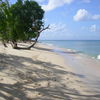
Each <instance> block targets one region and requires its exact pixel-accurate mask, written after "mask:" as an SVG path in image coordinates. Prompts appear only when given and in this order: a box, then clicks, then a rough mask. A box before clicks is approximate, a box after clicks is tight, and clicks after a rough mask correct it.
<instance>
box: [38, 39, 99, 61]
mask: <svg viewBox="0 0 100 100" xmlns="http://www.w3.org/2000/svg"><path fill="white" fill-rule="evenodd" d="M40 43H42V44H46V45H48V46H51V47H56V48H62V49H65V50H71V51H72V52H77V53H79V54H82V55H85V56H88V57H91V58H93V59H97V60H100V57H99V56H100V55H99V54H98V55H95V56H93V55H90V54H87V53H84V52H83V51H79V50H75V49H71V48H64V47H60V46H57V45H54V44H52V43H45V42H41V41H40Z"/></svg>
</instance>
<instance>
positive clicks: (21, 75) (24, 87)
mask: <svg viewBox="0 0 100 100" xmlns="http://www.w3.org/2000/svg"><path fill="white" fill-rule="evenodd" d="M43 50H44V49H43ZM26 62H27V63H28V64H30V65H31V67H29V66H28V65H25V64H24V63H26ZM38 65H41V66H42V67H41V68H42V69H41V68H37V67H35V66H38ZM58 67H59V68H62V66H59V65H55V64H52V63H50V62H43V61H40V60H34V59H31V58H27V57H21V56H14V55H6V54H0V72H4V71H5V70H7V69H9V70H11V73H6V74H7V76H10V77H11V78H13V79H15V80H16V79H17V78H18V79H19V80H21V81H19V82H16V83H15V84H8V83H2V80H0V100H72V99H77V100H80V99H81V100H87V99H91V98H92V99H93V100H95V99H96V100H97V98H100V95H82V94H80V92H79V91H77V90H75V89H71V88H70V87H67V86H64V85H61V86H59V85H57V84H56V85H53V86H52V87H50V86H49V85H48V86H44V87H42V86H35V87H28V86H30V84H38V85H39V84H40V83H41V82H44V81H47V82H48V81H49V82H55V81H56V83H61V81H62V79H61V77H60V76H59V75H64V74H66V75H73V76H76V77H81V78H84V76H83V75H80V74H76V73H73V72H69V71H64V70H62V69H58ZM23 71H24V72H23ZM34 73H36V74H37V77H34V76H32V75H33V74H34ZM49 73H52V74H49ZM58 74H59V75H58ZM48 84H49V83H48ZM66 84H67V83H66ZM27 91H30V92H32V93H33V94H34V93H36V92H37V93H38V94H40V95H41V96H39V97H38V96H35V97H36V98H31V97H28V96H27ZM15 98H17V99H15ZM98 100H99V99H98Z"/></svg>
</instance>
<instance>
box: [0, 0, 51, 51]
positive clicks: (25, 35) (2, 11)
mask: <svg viewBox="0 0 100 100" xmlns="http://www.w3.org/2000/svg"><path fill="white" fill-rule="evenodd" d="M43 16H44V11H43V9H41V6H39V5H38V3H37V2H35V1H29V0H25V1H22V0H17V2H16V3H15V4H12V5H10V4H9V2H8V1H0V37H1V40H2V41H3V44H4V45H5V46H6V44H5V42H7V41H9V42H11V44H12V47H13V48H15V49H20V47H18V41H29V40H31V39H32V38H35V42H34V43H33V44H32V45H31V46H29V47H27V49H30V48H31V47H33V46H34V45H35V44H36V42H37V40H38V38H39V36H40V33H41V32H42V31H44V30H46V29H48V28H49V26H47V27H45V28H44V22H43Z"/></svg>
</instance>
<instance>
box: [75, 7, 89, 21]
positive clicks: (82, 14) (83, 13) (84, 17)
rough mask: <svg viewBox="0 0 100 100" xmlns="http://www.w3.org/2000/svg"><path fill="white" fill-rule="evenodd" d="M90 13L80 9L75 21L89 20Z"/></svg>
mask: <svg viewBox="0 0 100 100" xmlns="http://www.w3.org/2000/svg"><path fill="white" fill-rule="evenodd" d="M89 16H90V15H89V13H88V11H87V10H85V9H79V10H78V11H77V13H76V15H75V16H74V17H73V19H74V20H75V21H81V20H87V19H89Z"/></svg>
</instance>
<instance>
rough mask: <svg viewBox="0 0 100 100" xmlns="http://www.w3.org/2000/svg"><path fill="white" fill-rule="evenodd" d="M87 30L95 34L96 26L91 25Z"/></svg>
mask: <svg viewBox="0 0 100 100" xmlns="http://www.w3.org/2000/svg"><path fill="white" fill-rule="evenodd" d="M89 29H90V31H91V32H96V30H97V27H96V25H95V24H94V25H91V26H90V28H89Z"/></svg>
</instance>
